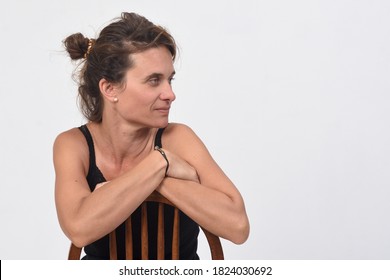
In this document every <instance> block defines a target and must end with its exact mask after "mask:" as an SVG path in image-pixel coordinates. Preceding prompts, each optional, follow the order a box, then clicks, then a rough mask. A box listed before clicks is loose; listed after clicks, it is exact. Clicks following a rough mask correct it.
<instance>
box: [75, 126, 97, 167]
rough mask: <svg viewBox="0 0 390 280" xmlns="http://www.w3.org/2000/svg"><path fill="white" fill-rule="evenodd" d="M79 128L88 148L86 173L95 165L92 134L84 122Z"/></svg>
mask: <svg viewBox="0 0 390 280" xmlns="http://www.w3.org/2000/svg"><path fill="white" fill-rule="evenodd" d="M79 129H80V130H81V132H82V133H83V134H84V137H85V139H86V140H87V144H88V149H89V172H88V173H91V171H92V169H93V167H94V166H96V156H95V147H94V144H93V139H92V135H91V132H90V131H89V129H88V127H87V125H86V124H84V125H82V126H80V127H79Z"/></svg>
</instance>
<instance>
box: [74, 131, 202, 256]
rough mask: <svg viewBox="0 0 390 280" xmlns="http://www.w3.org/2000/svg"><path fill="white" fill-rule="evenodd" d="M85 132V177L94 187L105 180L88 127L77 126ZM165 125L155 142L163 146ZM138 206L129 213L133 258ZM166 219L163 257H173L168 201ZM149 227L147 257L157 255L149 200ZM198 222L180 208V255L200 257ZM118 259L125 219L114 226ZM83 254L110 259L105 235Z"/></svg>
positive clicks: (136, 251) (154, 211)
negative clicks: (86, 151) (198, 250)
mask: <svg viewBox="0 0 390 280" xmlns="http://www.w3.org/2000/svg"><path fill="white" fill-rule="evenodd" d="M79 129H80V130H81V132H82V133H83V134H84V136H85V138H86V140H87V143H88V148H89V170H88V174H87V181H88V185H89V188H90V190H91V192H92V191H94V189H95V187H96V185H97V184H99V183H102V182H106V181H107V180H106V179H105V178H104V175H103V173H102V172H101V171H100V170H99V168H98V167H97V166H96V158H95V148H94V144H93V139H92V135H91V133H90V131H89V130H88V128H87V126H86V125H83V126H81V127H79ZM163 131H164V129H163V128H162V129H161V128H160V129H159V130H158V131H157V134H156V138H155V141H154V142H155V145H154V146H156V145H158V146H159V147H162V143H161V135H162V133H163ZM140 221H141V209H140V207H138V208H137V209H136V210H135V211H134V213H133V214H132V226H133V243H134V252H133V256H134V259H136V260H137V259H141V230H140V229H141V226H140V225H141V222H140ZM164 222H165V233H164V234H165V259H172V252H171V248H172V226H173V208H172V207H171V206H169V205H166V206H165V207H164ZM148 230H149V258H150V259H156V258H157V249H156V248H157V238H156V237H157V203H148ZM198 234H199V226H198V225H197V224H196V223H195V222H194V221H193V220H191V219H190V218H189V217H188V216H187V215H185V214H184V213H183V212H181V211H180V253H179V254H180V256H179V257H180V259H183V260H195V259H199V256H198V254H197V247H198ZM116 236H117V252H118V259H125V245H124V244H125V227H124V223H123V224H121V225H120V226H119V227H118V228H117V229H116ZM84 251H85V253H86V256H85V257H83V259H87V260H98V259H109V238H108V235H106V236H104V237H103V238H101V239H99V240H97V241H95V242H93V243H91V244H90V245H87V246H85V248H84Z"/></svg>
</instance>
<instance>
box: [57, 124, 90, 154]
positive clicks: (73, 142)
mask: <svg viewBox="0 0 390 280" xmlns="http://www.w3.org/2000/svg"><path fill="white" fill-rule="evenodd" d="M83 138H84V136H83V135H82V133H81V131H80V130H79V129H78V128H72V129H69V130H67V131H64V132H62V133H60V134H59V135H58V136H57V137H56V139H55V141H54V150H58V149H63V148H76V149H77V148H78V147H80V148H81V147H82V146H84V145H83V144H84V143H83V142H84V141H85V140H84V141H83Z"/></svg>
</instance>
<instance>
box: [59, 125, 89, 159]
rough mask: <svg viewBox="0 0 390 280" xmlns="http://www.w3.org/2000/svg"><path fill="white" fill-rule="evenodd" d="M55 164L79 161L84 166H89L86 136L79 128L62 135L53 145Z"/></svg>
mask: <svg viewBox="0 0 390 280" xmlns="http://www.w3.org/2000/svg"><path fill="white" fill-rule="evenodd" d="M53 157H54V164H55V165H58V164H59V163H61V162H67V163H70V162H73V163H75V161H78V162H79V163H81V164H82V165H83V166H86V165H87V164H88V159H89V151H88V144H87V142H86V140H85V137H84V135H83V134H82V132H81V131H80V130H79V129H78V128H72V129H69V130H67V131H64V132H62V133H60V134H59V135H58V136H57V137H56V139H55V141H54V145H53Z"/></svg>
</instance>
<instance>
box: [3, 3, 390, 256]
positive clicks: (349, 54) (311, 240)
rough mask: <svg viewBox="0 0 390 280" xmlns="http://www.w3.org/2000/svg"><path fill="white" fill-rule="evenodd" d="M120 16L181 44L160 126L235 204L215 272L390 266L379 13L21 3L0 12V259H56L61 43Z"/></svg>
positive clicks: (389, 57) (72, 94) (383, 36)
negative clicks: (339, 263) (176, 132)
mask: <svg viewBox="0 0 390 280" xmlns="http://www.w3.org/2000/svg"><path fill="white" fill-rule="evenodd" d="M122 11H133V12H137V13H140V14H142V15H144V16H146V17H147V18H148V19H150V20H151V21H153V22H155V23H157V24H160V25H163V26H165V27H167V28H168V29H169V31H170V32H171V33H172V34H173V36H174V37H175V39H176V40H177V42H178V45H179V47H180V56H179V58H178V61H177V63H176V71H177V76H176V80H175V81H174V89H175V92H176V94H177V100H176V101H175V105H174V108H173V110H172V115H171V121H174V122H182V123H186V124H188V125H189V126H191V127H192V128H193V129H194V130H195V131H196V132H197V134H198V135H199V136H200V137H201V138H202V139H203V141H204V142H205V144H206V145H207V147H208V148H209V150H210V152H211V153H212V154H213V156H214V157H215V159H216V160H217V162H218V163H219V164H220V165H221V167H222V168H223V169H224V170H225V172H226V173H227V174H228V175H229V177H230V178H231V179H232V180H233V181H234V182H235V184H236V185H237V187H238V188H239V189H240V191H241V193H242V195H243V197H244V199H245V202H246V206H247V211H248V215H249V218H250V221H251V235H250V237H249V239H248V241H247V242H246V243H245V244H243V245H240V246H237V245H234V244H232V243H230V242H228V241H223V246H224V249H225V255H226V258H227V259H389V258H390V238H389V236H390V221H389V214H390V203H389V198H390V190H389V186H390V146H389V144H390V132H389V118H390V96H389V90H390V82H389V77H390V36H389V35H390V32H389V31H390V16H389V15H390V2H389V1H385V0H382V1H380V0H370V1H368V0H366V1H352V0H350V1H348V0H337V1H336V0H335V1H333V0H327V1H325V0H323V1H321V0H317V1H312V0H311V1H309V0H307V1H304V0H297V1H289V0H273V1H259V0H235V1H227V0H218V1H208V0H207V1H206V0H201V1H200V0H198V1H180V0H177V1H173V0H165V1H151V0H149V1H146V0H143V1H129V0H128V1H119V0H115V1H114V0H113V1H101V0H94V1H91V0H88V1H87V0H84V1H78V0H67V1H65V0H62V1H55V0H53V1H49V0H36V1H28V0H24V1H21V0H19V1H2V2H1V4H0V31H1V33H0V34H1V44H0V50H1V52H0V54H1V62H0V85H1V93H0V94H1V102H0V114H1V115H0V129H1V137H0V180H1V181H0V222H1V223H0V226H1V231H0V258H1V259H65V258H66V257H67V252H68V248H69V241H68V240H67V238H66V237H65V235H64V234H63V233H62V231H61V229H60V227H59V224H58V222H57V217H56V211H55V205H54V171H53V167H52V144H53V141H54V139H55V137H56V135H57V134H58V133H60V132H61V131H64V130H67V129H69V128H71V127H75V126H79V125H81V124H83V123H84V122H85V120H84V119H83V118H82V116H81V114H80V113H79V111H78V108H77V104H76V91H77V89H76V85H75V83H74V82H73V81H72V79H71V75H72V71H73V69H74V65H72V63H71V62H70V60H69V58H68V57H67V56H66V53H65V52H64V50H63V47H62V40H63V39H64V38H65V37H66V36H68V35H69V34H71V33H75V32H82V33H84V35H86V36H89V37H94V36H95V35H97V33H98V32H99V31H100V30H101V28H102V27H104V26H105V25H106V24H107V23H108V22H109V21H110V20H111V19H113V18H115V17H117V16H119V15H120V13H121V12H122ZM201 243H203V241H202V240H201ZM200 255H201V257H202V258H205V259H207V258H208V257H209V256H208V253H207V252H206V249H205V246H204V245H201V246H200Z"/></svg>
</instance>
